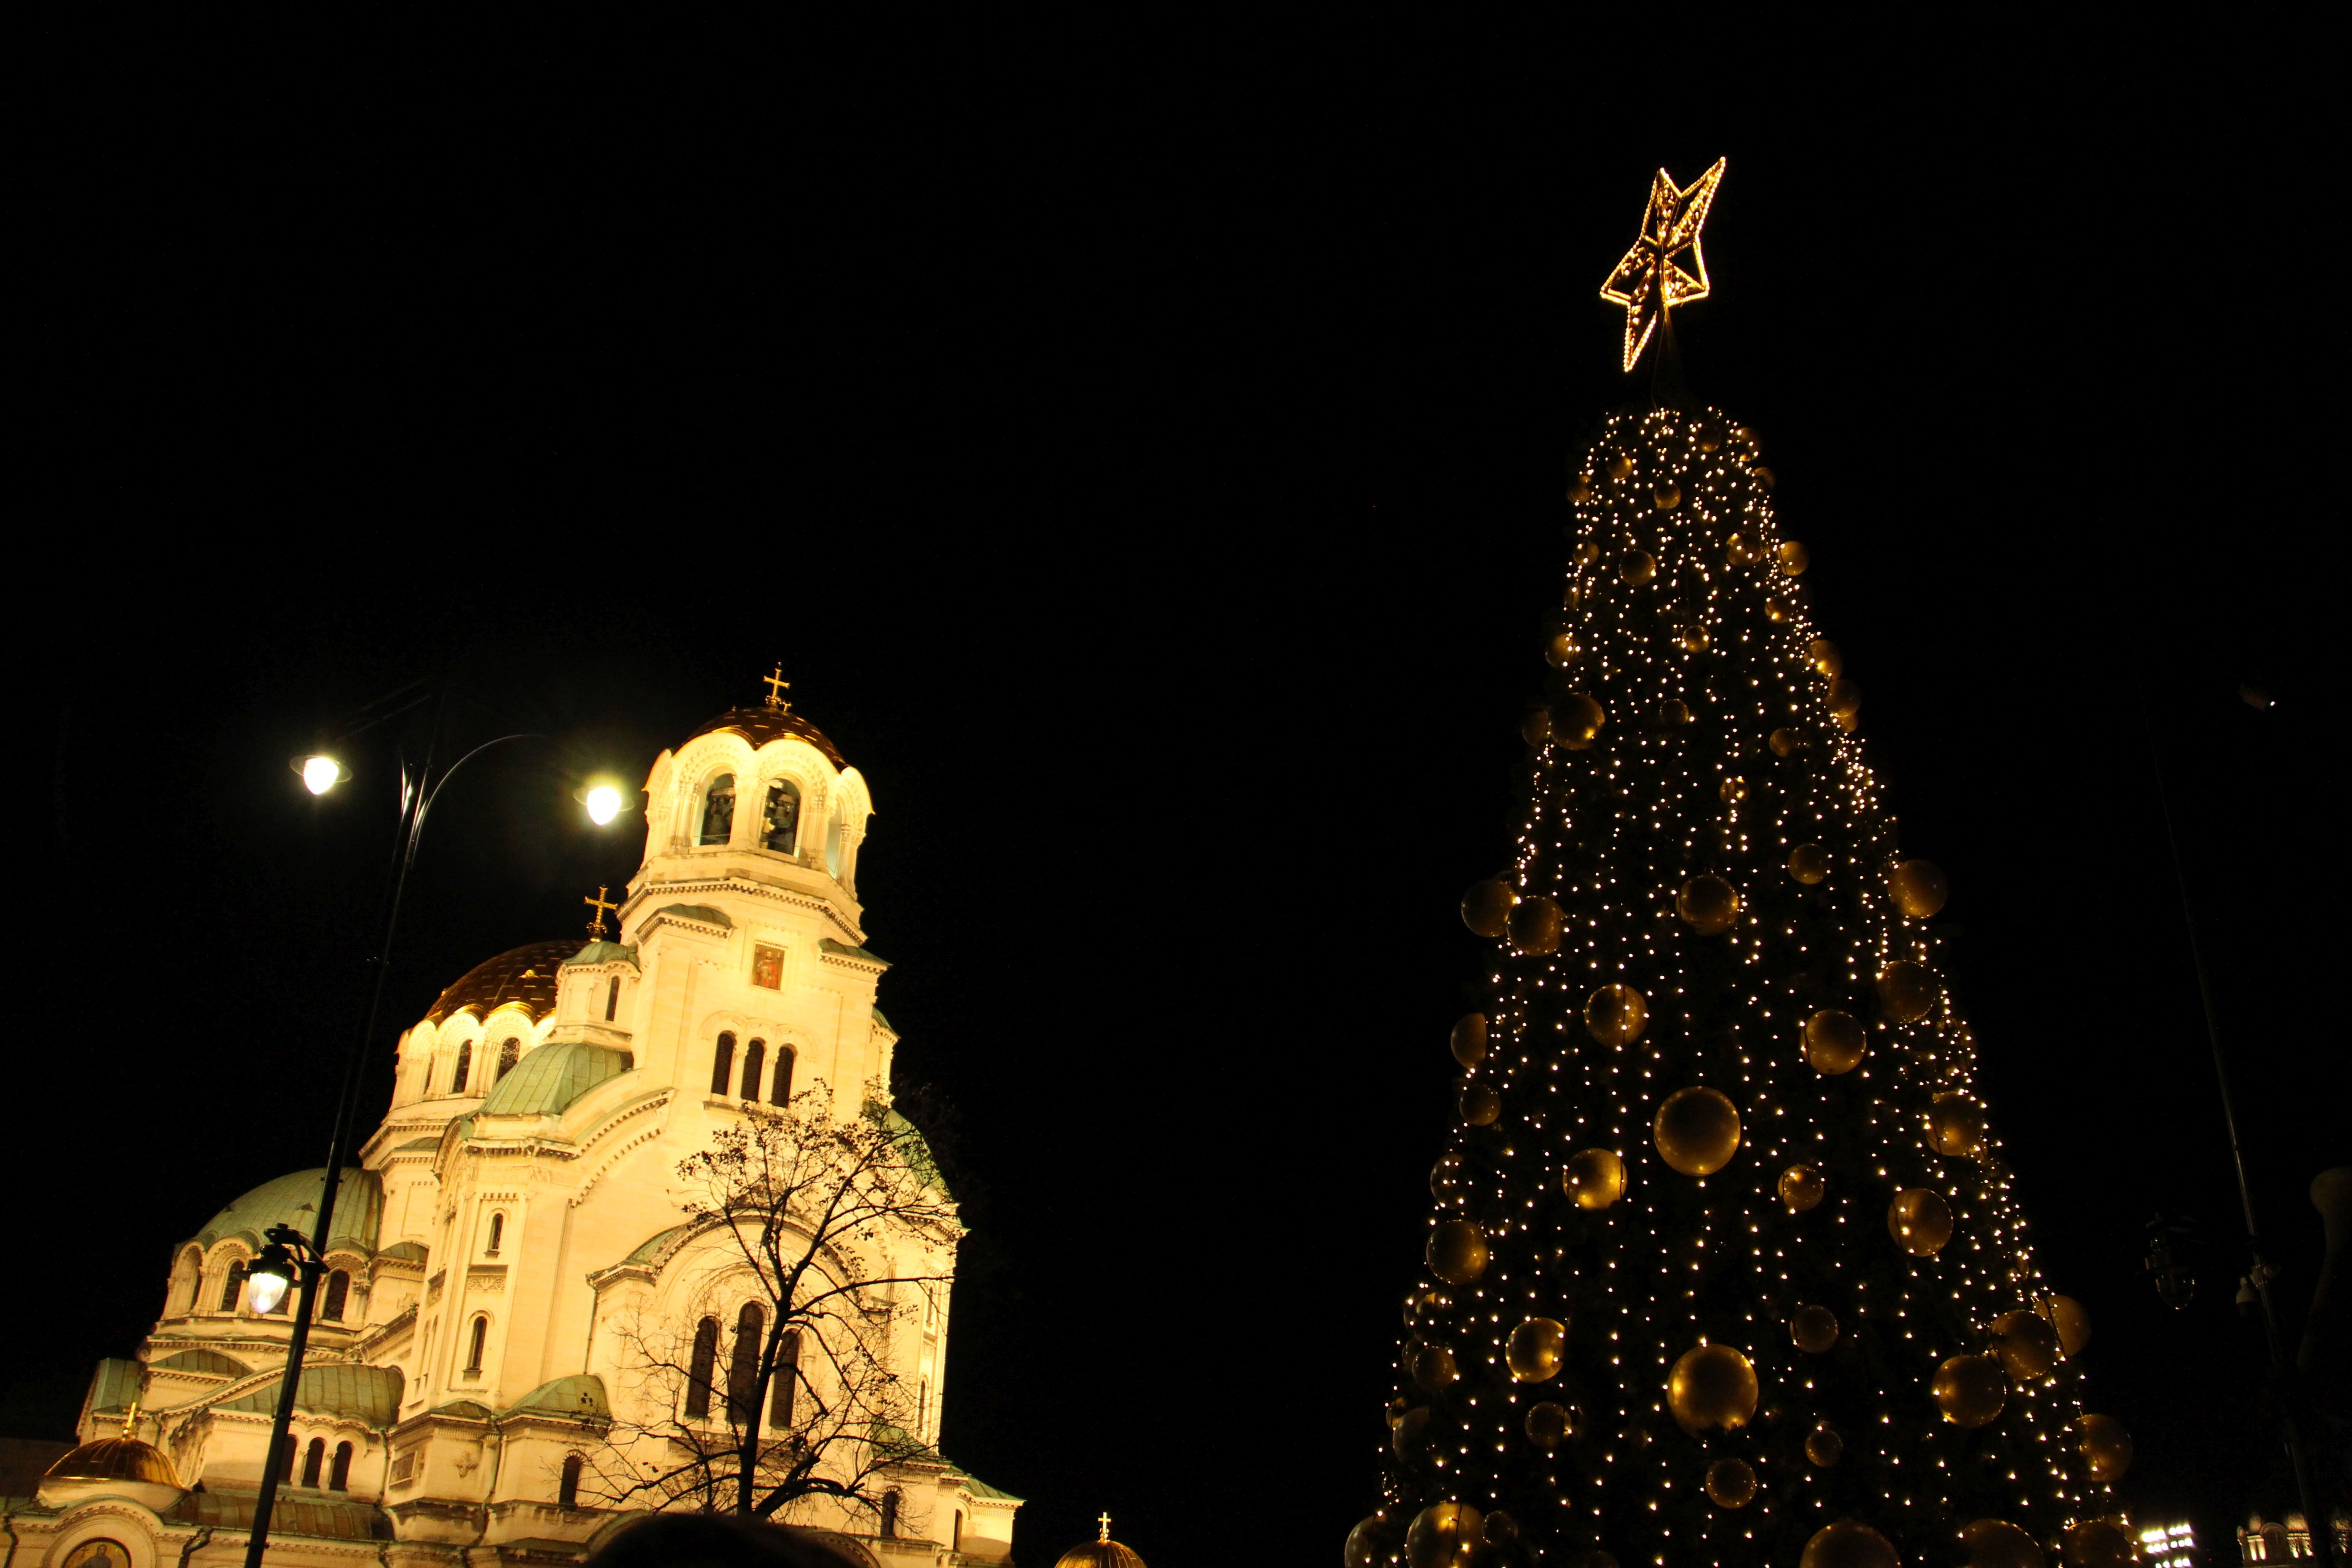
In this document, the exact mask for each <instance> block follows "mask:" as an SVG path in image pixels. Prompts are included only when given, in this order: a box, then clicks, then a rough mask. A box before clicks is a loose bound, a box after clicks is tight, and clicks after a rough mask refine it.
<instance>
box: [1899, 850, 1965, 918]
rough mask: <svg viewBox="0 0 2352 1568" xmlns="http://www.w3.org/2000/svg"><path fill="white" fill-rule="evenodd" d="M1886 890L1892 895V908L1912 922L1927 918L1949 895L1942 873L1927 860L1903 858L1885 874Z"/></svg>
mask: <svg viewBox="0 0 2352 1568" xmlns="http://www.w3.org/2000/svg"><path fill="white" fill-rule="evenodd" d="M1886 890H1887V891H1888V892H1890V893H1892V894H1894V895H1895V908H1896V909H1898V910H1902V911H1903V912H1904V913H1905V914H1906V915H1908V916H1909V917H1910V918H1911V919H1913V920H1915V921H1924V920H1927V919H1928V918H1929V917H1931V916H1932V915H1934V914H1935V912H1936V911H1937V910H1940V909H1942V908H1943V907H1944V900H1946V899H1948V898H1950V897H1951V896H1952V889H1951V888H1950V887H1949V886H1948V885H1947V884H1946V882H1945V881H1944V874H1943V872H1941V871H1939V870H1937V868H1936V867H1935V865H1934V863H1933V862H1931V861H1927V860H1906V861H1904V862H1903V864H1901V865H1900V866H1897V867H1895V869H1894V870H1893V871H1891V872H1889V873H1888V874H1887V878H1886Z"/></svg>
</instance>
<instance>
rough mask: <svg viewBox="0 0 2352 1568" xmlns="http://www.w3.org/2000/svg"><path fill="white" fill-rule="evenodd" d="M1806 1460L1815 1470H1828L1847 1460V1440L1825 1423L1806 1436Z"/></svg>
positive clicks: (1834, 1428)
mask: <svg viewBox="0 0 2352 1568" xmlns="http://www.w3.org/2000/svg"><path fill="white" fill-rule="evenodd" d="M1805 1458H1807V1459H1808V1460H1810V1461H1811V1463H1812V1465H1813V1468H1816V1469H1822V1470H1826V1469H1828V1468H1830V1467H1831V1466H1832V1465H1834V1464H1836V1463H1837V1462H1838V1461H1839V1460H1840V1459H1843V1458H1845V1439H1844V1438H1843V1437H1841V1436H1838V1434H1837V1428H1836V1427H1834V1426H1831V1425H1830V1424H1829V1423H1828V1422H1826V1421H1824V1422H1822V1423H1821V1425H1819V1426H1815V1427H1814V1428H1813V1429H1812V1430H1811V1431H1810V1432H1808V1433H1806V1434H1805Z"/></svg>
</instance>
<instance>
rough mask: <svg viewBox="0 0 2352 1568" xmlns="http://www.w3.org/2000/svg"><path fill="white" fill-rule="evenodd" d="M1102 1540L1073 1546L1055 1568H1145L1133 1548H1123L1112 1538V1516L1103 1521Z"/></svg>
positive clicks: (1105, 1517)
mask: <svg viewBox="0 0 2352 1568" xmlns="http://www.w3.org/2000/svg"><path fill="white" fill-rule="evenodd" d="M1101 1524H1102V1538H1101V1539H1100V1540H1098V1541H1089V1542H1087V1543H1086V1544H1085V1545H1084V1546H1073V1547H1071V1548H1070V1549H1069V1550H1068V1551H1067V1552H1063V1553H1062V1556H1061V1560H1060V1561H1059V1562H1057V1563H1055V1564H1054V1568H1144V1562H1143V1559H1142V1558H1140V1557H1139V1556H1137V1555H1136V1554H1135V1549H1134V1548H1133V1547H1131V1546H1122V1545H1120V1544H1119V1543H1118V1542H1116V1541H1113V1540H1112V1539H1111V1538H1110V1515H1108V1514H1104V1515H1103V1516H1102V1520H1101Z"/></svg>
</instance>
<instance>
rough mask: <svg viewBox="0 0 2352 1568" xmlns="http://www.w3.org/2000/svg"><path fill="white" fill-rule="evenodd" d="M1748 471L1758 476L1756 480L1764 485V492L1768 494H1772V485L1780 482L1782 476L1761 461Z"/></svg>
mask: <svg viewBox="0 0 2352 1568" xmlns="http://www.w3.org/2000/svg"><path fill="white" fill-rule="evenodd" d="M1748 472H1749V473H1751V474H1754V475H1755V476H1756V482H1757V483H1758V484H1759V485H1762V486H1763V487H1764V493H1765V494H1767V495H1769V494H1771V493H1772V487H1773V486H1774V485H1777V484H1779V483H1780V475H1778V474H1776V473H1774V472H1773V471H1772V470H1771V469H1769V468H1766V467H1765V466H1764V465H1763V464H1761V463H1759V464H1757V465H1756V466H1755V467H1754V468H1750V469H1748Z"/></svg>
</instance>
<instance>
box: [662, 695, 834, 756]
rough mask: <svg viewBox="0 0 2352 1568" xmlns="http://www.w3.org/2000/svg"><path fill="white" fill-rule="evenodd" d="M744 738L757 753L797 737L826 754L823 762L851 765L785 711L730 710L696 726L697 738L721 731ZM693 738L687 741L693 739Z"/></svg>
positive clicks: (830, 744) (820, 735) (820, 734)
mask: <svg viewBox="0 0 2352 1568" xmlns="http://www.w3.org/2000/svg"><path fill="white" fill-rule="evenodd" d="M722 730H723V731H728V732H729V733H730V734H736V735H740V736H742V737H743V738H744V739H745V740H747V741H749V742H751V746H752V749H753V750H754V751H756V750H758V749H759V748H760V747H761V746H764V745H766V744H767V743H768V742H771V741H774V740H781V739H782V737H784V736H786V735H798V736H799V737H800V738H801V739H802V740H803V741H806V742H808V743H809V744H810V745H812V746H814V747H815V748H816V749H817V750H818V751H819V752H823V753H824V760H825V761H826V762H829V763H832V764H833V765H834V766H835V767H836V768H845V767H847V766H848V765H849V763H848V762H847V761H846V760H845V758H844V757H843V756H842V754H841V750H840V748H839V747H837V746H835V744H834V743H833V742H831V741H828V740H826V739H825V738H824V731H822V730H820V729H818V728H817V727H816V726H815V725H814V724H812V723H810V722H809V721H807V720H805V719H803V718H802V717H801V716H800V715H799V714H797V713H795V712H793V711H792V710H790V709H786V708H730V709H729V710H727V711H726V712H724V713H721V714H720V715H719V717H718V718H716V719H712V720H709V721H707V722H705V723H702V724H699V725H698V726H696V728H695V731H694V735H713V734H717V733H718V732H719V731H722ZM694 735H689V736H688V737H687V739H688V740H689V741H690V740H692V739H694Z"/></svg>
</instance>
